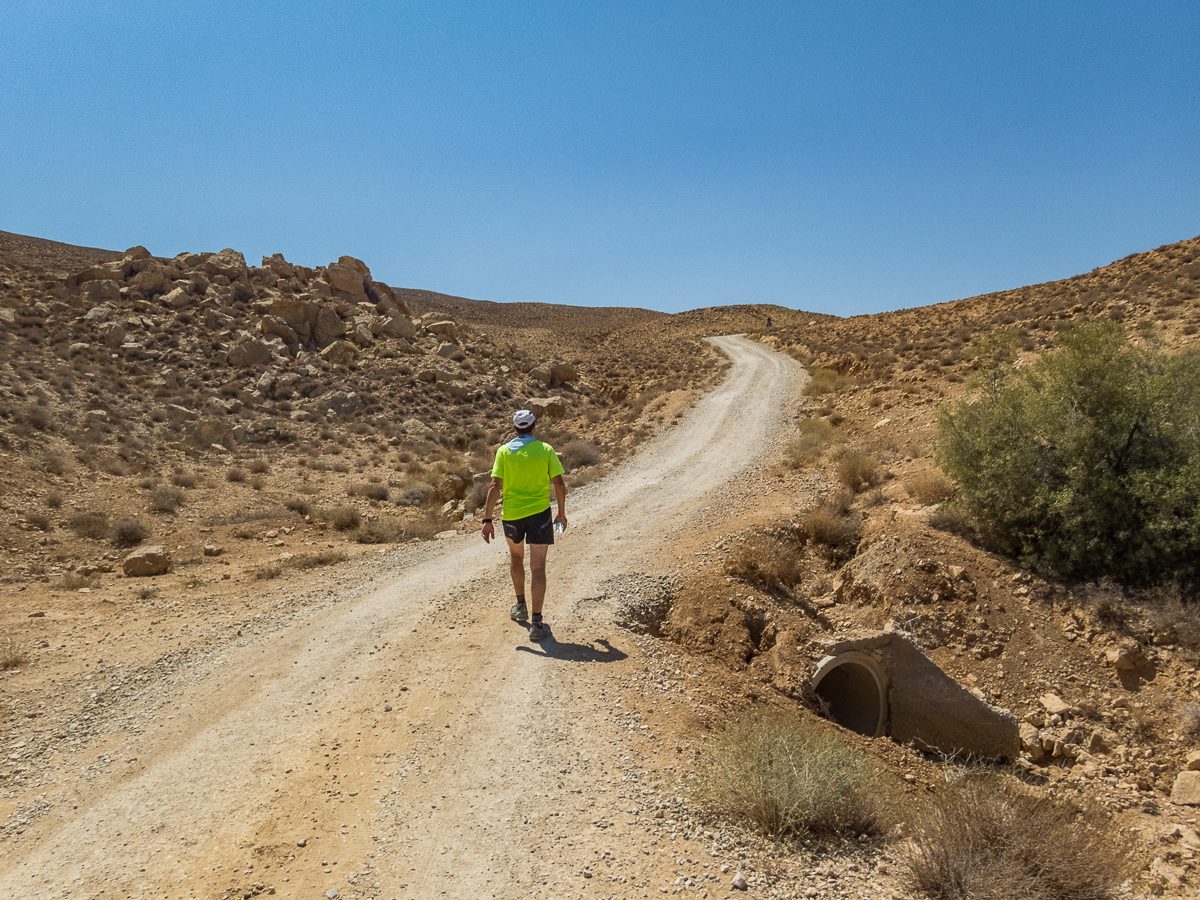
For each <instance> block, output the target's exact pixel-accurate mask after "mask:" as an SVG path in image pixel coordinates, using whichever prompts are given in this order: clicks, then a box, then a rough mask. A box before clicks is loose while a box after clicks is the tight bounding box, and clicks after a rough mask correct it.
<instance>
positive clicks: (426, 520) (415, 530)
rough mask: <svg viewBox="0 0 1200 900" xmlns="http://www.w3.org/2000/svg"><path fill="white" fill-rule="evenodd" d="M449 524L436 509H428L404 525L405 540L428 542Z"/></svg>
mask: <svg viewBox="0 0 1200 900" xmlns="http://www.w3.org/2000/svg"><path fill="white" fill-rule="evenodd" d="M448 524H449V523H448V522H447V521H446V519H445V518H444V517H443V516H442V514H441V513H440V512H439V511H438V510H436V509H426V510H423V511H422V512H421V514H420V515H419V516H417V518H415V519H413V520H411V521H409V522H405V523H404V535H403V537H404V539H405V540H409V541H411V540H418V541H428V540H432V539H433V538H434V537H436V536H437V535H438V534H439V533H441V532H442V531H444V530H445V529H446V526H447V525H448Z"/></svg>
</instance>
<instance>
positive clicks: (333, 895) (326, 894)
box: [325, 888, 338, 900]
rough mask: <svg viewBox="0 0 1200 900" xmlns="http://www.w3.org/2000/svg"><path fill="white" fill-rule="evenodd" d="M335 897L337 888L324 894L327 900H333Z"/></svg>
mask: <svg viewBox="0 0 1200 900" xmlns="http://www.w3.org/2000/svg"><path fill="white" fill-rule="evenodd" d="M337 895H338V892H337V888H330V889H329V890H327V891H326V892H325V896H326V897H328V898H329V900H333V898H334V897H336V896H337Z"/></svg>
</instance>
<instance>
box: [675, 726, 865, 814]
mask: <svg viewBox="0 0 1200 900" xmlns="http://www.w3.org/2000/svg"><path fill="white" fill-rule="evenodd" d="M695 789H696V793H697V796H698V797H699V799H700V800H701V802H703V803H704V804H705V805H707V806H709V807H710V808H712V809H714V810H716V811H717V812H720V813H722V814H724V815H728V816H730V817H732V818H735V819H739V820H743V821H748V822H750V823H751V824H753V825H754V826H755V827H757V828H758V830H759V831H760V832H762V833H763V834H778V835H786V834H829V835H847V834H849V835H859V834H864V833H877V832H878V831H880V830H881V829H882V827H883V814H882V812H881V809H882V807H881V806H880V799H881V796H882V792H881V790H880V785H879V783H878V779H877V778H876V777H875V776H874V775H873V773H872V772H871V770H870V769H869V767H868V766H867V763H866V760H865V758H864V757H862V756H861V755H860V754H858V753H856V752H855V751H854V750H852V749H851V748H850V747H848V746H847V745H846V744H845V743H844V742H843V741H842V740H841V738H840V737H838V735H837V734H835V733H833V732H832V731H829V730H827V729H826V728H822V727H818V726H817V725H815V724H813V723H808V722H803V721H801V720H799V719H797V718H795V717H794V716H790V715H786V714H783V713H777V714H774V715H766V716H763V717H762V718H758V719H754V720H750V721H746V722H743V723H741V724H736V725H733V726H731V727H730V728H728V729H726V730H725V731H723V732H721V733H720V734H718V735H717V736H716V737H715V738H714V740H713V742H712V744H711V746H710V747H709V751H708V753H707V755H706V756H705V757H704V758H703V759H702V760H701V764H700V767H699V769H698V770H697V774H696V780H695Z"/></svg>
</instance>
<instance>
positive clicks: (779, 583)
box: [725, 534, 804, 593]
mask: <svg viewBox="0 0 1200 900" xmlns="http://www.w3.org/2000/svg"><path fill="white" fill-rule="evenodd" d="M803 561H804V556H803V553H802V552H801V548H800V547H799V546H798V545H797V544H796V542H795V541H789V540H785V539H783V538H780V537H777V536H776V535H772V534H756V535H752V536H750V537H749V538H747V539H746V540H744V541H742V542H741V544H740V545H739V546H738V548H737V549H736V550H734V551H733V552H732V553H731V554H730V555H729V557H728V558H727V559H726V560H725V574H726V575H732V576H733V577H734V578H740V579H741V580H742V581H745V582H746V583H747V584H753V585H757V586H758V587H761V588H762V589H763V590H766V591H772V592H775V593H783V592H786V591H788V590H790V589H791V588H793V587H795V586H796V585H797V584H799V583H800V580H801V578H803V575H804V565H803Z"/></svg>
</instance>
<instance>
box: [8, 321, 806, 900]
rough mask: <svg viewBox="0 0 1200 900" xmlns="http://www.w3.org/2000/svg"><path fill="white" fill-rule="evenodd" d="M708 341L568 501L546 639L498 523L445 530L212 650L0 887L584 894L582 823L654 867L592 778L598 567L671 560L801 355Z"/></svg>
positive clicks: (747, 449)
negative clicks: (671, 396) (695, 394)
mask: <svg viewBox="0 0 1200 900" xmlns="http://www.w3.org/2000/svg"><path fill="white" fill-rule="evenodd" d="M714 343H716V345H717V346H718V347H720V348H721V349H722V351H723V352H725V353H727V354H728V355H729V356H730V358H731V359H732V361H733V366H732V368H731V371H730V374H729V376H728V378H727V379H726V381H725V382H724V383H723V384H722V385H721V386H720V387H719V388H718V389H717V390H715V391H714V392H712V393H711V394H709V395H707V396H706V397H704V398H703V399H702V400H701V401H699V402H698V403H697V404H696V406H695V407H694V408H693V409H692V410H691V411H689V412H688V414H687V415H685V416H684V417H682V418H681V419H680V423H679V425H678V426H675V427H673V428H670V429H668V430H667V431H666V432H665V433H664V434H662V435H660V436H659V437H657V438H655V439H654V440H653V441H650V442H648V443H647V444H646V445H645V446H644V449H643V450H642V451H641V452H639V454H638V455H637V456H636V457H635V458H634V459H633V460H630V461H629V462H628V463H626V464H625V465H623V466H622V467H620V468H619V469H618V470H617V471H616V472H615V473H614V474H613V475H612V476H610V477H609V478H607V479H605V480H604V481H603V482H599V483H597V484H596V485H592V486H589V487H588V488H586V489H584V490H582V491H580V492H578V494H577V495H573V496H572V498H571V500H570V501H569V502H568V514H569V517H570V521H571V528H570V529H569V531H568V532H567V534H566V535H565V536H564V537H563V539H562V540H561V543H560V544H559V545H558V546H556V547H555V548H554V550H552V551H551V556H550V564H549V574H550V592H549V595H548V600H547V618H548V620H549V621H550V622H552V623H553V637H552V638H551V639H549V640H548V641H546V642H543V644H541V645H532V644H530V643H529V642H528V639H527V637H526V635H525V633H524V630H523V629H521V628H520V627H519V626H517V625H515V624H514V623H512V622H509V621H508V620H507V616H506V614H507V608H508V604H509V603H510V602H511V600H510V594H511V586H510V585H509V584H508V579H507V555H506V554H505V553H504V552H503V547H502V546H497V545H496V544H493V545H492V546H490V547H488V546H485V545H483V544H482V543H481V542H480V541H479V539H478V536H477V535H472V536H465V537H462V538H455V539H451V540H448V541H445V542H444V543H443V544H442V545H441V546H439V547H437V548H436V549H434V550H433V551H431V552H430V553H428V554H426V555H424V556H423V557H422V558H420V559H419V560H418V561H416V562H415V563H414V564H413V565H412V566H411V567H410V568H408V569H407V570H406V571H403V572H402V573H400V574H399V575H398V576H397V577H394V578H391V579H390V580H387V581H386V583H381V584H379V586H378V587H375V588H374V589H373V590H370V591H369V592H366V593H363V594H361V595H359V596H357V597H355V598H354V599H351V600H347V601H344V602H340V603H335V604H331V605H330V606H328V607H326V608H325V609H322V610H319V611H316V612H313V613H312V614H306V615H305V616H304V617H302V620H301V621H297V623H296V624H295V625H293V626H292V627H290V628H287V629H284V630H282V631H280V632H276V633H274V634H271V635H266V636H264V637H263V638H262V639H261V640H257V641H253V642H250V643H248V644H247V645H246V646H243V647H236V648H231V649H229V650H228V651H227V652H225V653H224V654H223V655H222V656H223V660H222V662H223V664H222V665H218V666H215V667H214V670H213V672H214V674H213V675H211V676H210V677H208V678H206V679H204V680H202V681H201V682H199V683H197V684H194V685H191V686H190V687H188V688H186V689H184V690H183V691H182V692H181V693H180V695H179V697H178V699H177V701H176V703H175V707H174V708H175V709H176V710H177V714H176V715H175V717H174V719H170V720H168V721H164V722H161V723H159V724H160V725H161V727H160V728H158V729H156V730H155V731H156V733H153V734H147V735H130V736H128V738H127V739H126V741H125V744H124V746H122V747H120V748H119V752H120V753H121V754H123V755H124V756H125V757H126V758H129V759H135V760H136V764H135V765H134V766H133V767H132V769H131V771H130V772H129V773H128V774H127V775H125V776H124V777H123V778H121V779H119V780H117V781H116V782H115V783H113V784H112V785H111V786H110V787H108V788H107V789H105V790H101V791H98V792H97V793H96V794H95V795H94V796H91V797H87V798H84V797H81V803H80V804H79V805H78V808H77V809H76V810H73V811H70V812H68V813H65V814H62V815H58V816H56V817H47V818H46V819H45V820H43V821H41V822H39V823H37V825H36V828H35V829H34V832H35V833H33V834H31V835H30V836H29V837H30V840H26V841H25V842H24V844H23V848H22V850H21V851H20V852H19V853H14V854H10V855H9V857H8V860H7V862H6V865H5V868H4V870H3V871H0V888H3V893H6V894H10V893H11V895H14V896H16V895H17V892H19V891H25V892H26V893H27V895H31V896H70V895H80V894H82V895H88V896H99V895H103V894H105V893H108V894H110V895H113V896H116V895H122V894H130V895H133V896H155V895H157V896H164V895H165V896H172V897H177V896H216V897H219V896H223V895H224V894H223V892H224V891H225V890H227V889H228V888H229V887H230V886H232V885H234V884H241V885H245V884H250V883H255V882H258V883H262V884H264V885H265V884H270V885H273V886H274V887H275V889H276V892H277V894H278V895H283V896H318V895H319V894H322V893H324V891H326V890H327V889H329V888H330V887H337V888H338V889H339V890H340V891H342V896H348V895H349V896H353V895H356V894H357V895H360V896H383V897H398V896H409V897H430V896H444V897H464V898H465V897H472V898H473V897H479V896H496V897H525V896H533V895H536V894H537V893H539V892H541V893H542V894H543V895H547V896H563V895H564V894H569V893H572V892H574V893H587V895H589V896H591V895H595V894H596V893H597V892H596V890H595V889H596V888H599V887H600V885H599V884H598V883H596V882H595V881H592V880H591V879H589V878H587V877H586V876H585V875H584V874H582V873H583V872H584V871H585V870H586V869H587V866H588V864H589V861H590V860H592V859H594V853H595V842H596V841H597V840H600V841H602V842H603V843H605V844H607V845H610V846H612V847H613V848H614V849H621V848H622V847H623V849H622V854H623V857H624V858H627V859H628V862H627V863H626V864H625V865H626V874H625V875H624V876H622V877H626V878H627V883H628V885H638V884H640V885H643V886H644V885H646V884H648V883H649V881H650V879H651V878H652V877H653V871H654V869H655V866H656V865H657V861H656V860H655V858H654V857H652V856H648V855H642V856H637V855H635V854H636V849H635V848H634V847H632V846H629V845H630V844H631V841H633V840H634V838H633V837H632V836H633V835H635V834H636V833H637V826H636V825H634V824H631V823H630V822H629V821H626V820H625V819H624V817H623V812H624V811H623V810H621V809H620V808H618V806H616V805H615V803H616V801H615V798H609V797H607V796H606V795H607V794H608V789H607V788H605V787H603V786H602V785H603V784H604V782H603V780H602V778H601V776H603V775H604V774H605V773H608V772H610V771H611V769H612V765H613V763H614V761H615V760H616V759H617V758H618V756H619V755H620V754H622V753H623V752H624V749H623V748H624V747H625V746H626V745H625V743H624V742H626V741H627V740H628V735H627V734H626V733H625V731H624V730H623V729H621V728H619V727H617V725H615V724H614V722H613V720H612V719H611V717H608V716H606V715H605V714H604V711H603V709H602V704H601V702H600V701H599V700H598V699H597V697H598V693H597V692H598V690H599V689H601V688H602V686H603V685H604V684H605V682H606V680H607V679H608V678H610V677H611V676H610V675H609V674H606V670H611V669H612V668H613V665H617V666H619V665H620V664H621V663H622V661H623V660H625V659H626V658H627V657H628V655H629V654H630V653H632V652H634V648H633V642H632V641H631V639H630V636H629V635H628V634H626V633H623V632H619V631H617V629H616V628H615V627H614V625H613V616H614V613H615V612H616V610H615V609H613V608H612V603H611V601H608V600H605V599H603V595H604V590H603V585H604V584H605V582H606V581H609V580H611V579H613V578H614V577H617V576H620V575H623V574H629V573H645V572H651V573H653V572H658V571H663V570H665V569H666V568H669V566H667V565H666V564H664V563H661V562H660V559H661V558H662V556H663V548H664V546H665V545H666V544H668V543H669V542H670V539H671V538H672V537H673V536H675V535H678V534H680V533H682V532H685V531H686V530H687V528H688V523H689V521H690V520H692V519H694V518H695V517H696V516H697V515H700V514H701V513H702V512H703V510H704V507H705V506H706V505H711V504H714V503H720V502H721V498H720V488H721V486H722V485H723V484H725V483H727V482H728V481H730V480H731V479H732V478H733V477H734V476H736V475H737V474H738V472H740V471H742V470H744V469H745V468H746V467H747V466H749V465H752V464H753V463H755V461H756V460H758V459H759V458H760V456H761V455H762V454H763V453H764V452H765V450H766V449H767V448H769V446H770V445H771V443H772V441H773V440H774V439H775V438H776V437H777V436H778V434H779V433H780V428H781V426H782V425H783V424H785V423H786V420H787V412H788V410H789V409H790V400H791V399H792V397H793V396H794V392H795V390H796V389H797V388H798V386H799V380H800V378H801V377H802V373H801V370H800V369H799V367H798V366H797V365H796V364H795V363H794V362H793V361H792V360H790V359H788V358H786V357H782V356H779V355H777V354H773V353H771V352H770V351H768V350H766V349H764V348H763V347H761V346H760V345H757V344H754V343H753V342H750V341H748V340H746V339H744V338H740V337H727V338H717V339H714ZM714 498H715V499H714ZM385 704H387V705H388V706H389V707H390V708H387V709H385ZM300 841H303V842H304V846H303V847H300V846H298V842H300ZM623 845H625V846H623ZM289 857H290V858H289ZM585 889H589V890H588V891H585ZM639 893H640V892H639Z"/></svg>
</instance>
